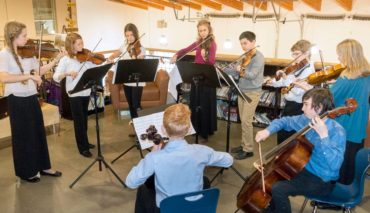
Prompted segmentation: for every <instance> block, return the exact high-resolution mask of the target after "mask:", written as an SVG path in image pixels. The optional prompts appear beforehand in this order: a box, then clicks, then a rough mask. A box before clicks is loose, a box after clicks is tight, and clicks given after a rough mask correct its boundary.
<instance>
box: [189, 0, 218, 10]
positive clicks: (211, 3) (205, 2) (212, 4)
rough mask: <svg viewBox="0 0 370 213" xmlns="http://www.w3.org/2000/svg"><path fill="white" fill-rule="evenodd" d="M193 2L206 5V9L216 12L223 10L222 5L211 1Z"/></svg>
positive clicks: (199, 0) (195, 0)
mask: <svg viewBox="0 0 370 213" xmlns="http://www.w3.org/2000/svg"><path fill="white" fill-rule="evenodd" d="M191 1H193V2H196V3H199V4H202V5H205V6H206V7H209V8H212V9H214V10H222V4H219V3H216V2H214V1H210V0H191Z"/></svg>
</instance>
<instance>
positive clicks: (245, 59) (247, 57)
mask: <svg viewBox="0 0 370 213" xmlns="http://www.w3.org/2000/svg"><path fill="white" fill-rule="evenodd" d="M256 52H257V49H256V47H255V48H253V49H251V50H250V51H249V52H247V53H246V54H245V55H244V57H243V59H242V61H241V64H240V74H239V76H240V77H244V75H245V69H246V68H247V66H248V65H249V64H250V63H251V60H252V58H253V57H254V56H255V55H256Z"/></svg>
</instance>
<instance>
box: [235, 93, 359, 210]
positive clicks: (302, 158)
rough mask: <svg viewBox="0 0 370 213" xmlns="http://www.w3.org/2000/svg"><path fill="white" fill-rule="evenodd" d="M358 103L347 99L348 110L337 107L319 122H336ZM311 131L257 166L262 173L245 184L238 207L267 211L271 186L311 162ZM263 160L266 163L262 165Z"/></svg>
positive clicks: (281, 146)
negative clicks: (260, 167) (331, 119)
mask: <svg viewBox="0 0 370 213" xmlns="http://www.w3.org/2000/svg"><path fill="white" fill-rule="evenodd" d="M356 108H357V102H356V100H354V99H347V100H346V106H345V107H338V108H336V109H333V110H330V111H328V112H325V113H323V114H322V115H321V116H320V118H321V119H324V118H326V117H329V118H335V117H337V116H340V115H343V114H348V113H351V112H353V111H355V110H356ZM309 130H311V127H310V126H309V125H307V126H305V127H304V128H302V129H301V130H300V131H298V132H297V133H295V134H294V135H292V136H291V137H289V138H288V139H287V140H285V141H284V142H283V143H281V144H279V145H278V146H276V147H275V148H273V149H272V150H270V151H269V152H268V153H266V154H265V155H264V156H263V157H262V156H261V158H260V160H259V162H258V161H257V162H255V163H254V165H261V164H262V165H263V169H256V170H255V171H254V172H253V173H252V174H251V175H250V176H249V177H248V178H247V180H246V181H245V183H244V185H243V187H242V188H241V190H240V192H239V193H238V195H237V207H238V209H242V210H243V211H245V212H248V213H258V212H261V211H262V210H263V209H265V208H266V207H267V206H268V204H269V203H270V201H271V198H272V193H271V190H272V186H273V184H274V183H276V182H278V181H282V180H290V179H292V178H294V177H295V176H296V175H297V174H298V173H299V172H300V171H301V170H302V169H303V168H304V167H305V166H306V164H307V162H308V161H309V159H310V156H311V153H312V149H313V145H312V143H311V142H309V141H308V140H307V139H306V138H305V136H304V135H305V134H306V133H307V132H308V131H309ZM262 158H263V159H264V160H263V161H264V162H266V163H265V164H264V163H261V162H262Z"/></svg>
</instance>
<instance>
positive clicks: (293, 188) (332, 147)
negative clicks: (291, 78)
mask: <svg viewBox="0 0 370 213" xmlns="http://www.w3.org/2000/svg"><path fill="white" fill-rule="evenodd" d="M302 100H303V107H302V111H303V113H304V114H302V115H297V116H287V117H282V118H280V119H276V120H274V121H272V122H271V124H270V125H269V126H268V127H267V128H266V129H264V130H261V131H259V132H257V134H256V138H255V139H256V142H257V143H260V142H261V141H262V140H265V139H266V138H268V137H269V136H270V135H271V134H273V133H275V132H277V131H279V130H281V129H284V130H287V131H291V130H295V131H298V130H300V129H302V128H304V127H305V126H307V125H309V126H310V127H311V128H312V129H311V130H309V131H308V132H307V133H306V134H305V137H306V139H307V140H308V141H309V142H310V143H312V145H313V150H312V154H311V157H310V160H309V161H308V163H307V164H306V166H305V167H304V169H303V170H302V171H301V172H300V173H299V174H298V175H297V176H296V177H294V178H293V179H291V180H285V181H278V182H276V183H275V184H273V186H272V200H271V202H270V206H269V207H268V208H267V209H265V211H264V212H275V213H288V212H291V207H290V202H289V196H296V195H303V196H321V195H322V196H325V195H327V194H329V193H330V192H331V191H332V189H333V187H334V183H335V181H337V180H338V178H339V170H340V167H341V165H342V162H343V158H344V151H345V148H346V133H345V130H344V129H343V127H342V126H341V125H340V124H338V123H337V122H336V121H335V120H333V119H329V118H328V119H326V120H323V119H321V118H320V117H319V116H320V115H321V114H322V113H324V112H326V111H328V110H331V109H332V108H333V107H334V103H333V96H332V94H331V93H330V91H329V90H327V89H322V88H317V89H311V90H309V91H307V92H306V93H305V94H304V95H303V98H302Z"/></svg>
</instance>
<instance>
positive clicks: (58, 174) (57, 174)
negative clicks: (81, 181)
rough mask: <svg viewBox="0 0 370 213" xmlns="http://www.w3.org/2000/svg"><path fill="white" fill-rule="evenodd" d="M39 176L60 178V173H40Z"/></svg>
mask: <svg viewBox="0 0 370 213" xmlns="http://www.w3.org/2000/svg"><path fill="white" fill-rule="evenodd" d="M40 174H41V175H46V176H52V177H60V176H62V173H61V172H59V171H55V172H54V173H48V172H44V171H40Z"/></svg>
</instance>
